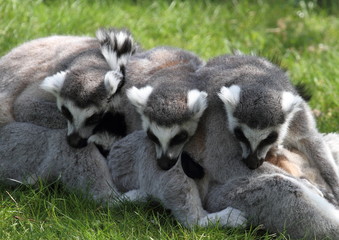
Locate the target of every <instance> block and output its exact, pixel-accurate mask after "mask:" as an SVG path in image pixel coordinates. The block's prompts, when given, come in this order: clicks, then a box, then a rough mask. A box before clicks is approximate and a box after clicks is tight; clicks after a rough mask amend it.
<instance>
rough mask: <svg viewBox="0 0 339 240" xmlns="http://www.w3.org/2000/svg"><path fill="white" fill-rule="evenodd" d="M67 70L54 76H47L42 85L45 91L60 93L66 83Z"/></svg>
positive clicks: (54, 93)
mask: <svg viewBox="0 0 339 240" xmlns="http://www.w3.org/2000/svg"><path fill="white" fill-rule="evenodd" d="M66 74H67V72H65V71H62V72H58V73H56V74H54V75H52V76H49V77H46V78H45V79H44V80H43V81H42V83H41V84H40V87H41V88H42V89H44V90H45V91H47V92H49V93H52V94H53V95H54V96H57V95H59V93H60V91H61V88H62V86H63V84H64V81H65V78H66Z"/></svg>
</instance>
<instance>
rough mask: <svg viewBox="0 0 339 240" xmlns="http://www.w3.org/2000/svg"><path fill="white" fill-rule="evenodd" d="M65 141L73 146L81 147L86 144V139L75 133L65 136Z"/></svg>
mask: <svg viewBox="0 0 339 240" xmlns="http://www.w3.org/2000/svg"><path fill="white" fill-rule="evenodd" d="M67 143H68V144H69V145H70V146H71V147H74V148H83V147H86V146H87V139H85V138H82V137H80V135H79V134H77V133H72V134H71V135H68V136H67Z"/></svg>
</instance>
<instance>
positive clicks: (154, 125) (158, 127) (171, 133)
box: [127, 86, 207, 170]
mask: <svg viewBox="0 0 339 240" xmlns="http://www.w3.org/2000/svg"><path fill="white" fill-rule="evenodd" d="M152 91H153V87H151V86H146V87H144V88H140V89H138V88H136V87H132V88H130V89H128V90H127V97H128V98H129V100H130V102H131V103H132V104H133V105H134V106H135V107H136V110H137V111H138V113H139V114H140V116H141V121H142V126H143V129H144V130H145V131H146V132H147V135H148V137H149V139H150V140H151V141H152V142H153V143H154V145H155V149H156V157H157V163H158V166H159V167H160V168H161V169H163V170H169V169H170V168H172V167H173V166H174V165H175V163H176V162H177V161H178V159H179V157H180V154H181V153H182V150H183V148H184V146H185V144H186V143H187V142H188V141H189V139H190V138H191V137H192V136H193V134H194V133H195V131H196V129H197V127H198V122H199V120H200V117H201V116H202V114H203V112H204V110H205V109H206V107H207V99H206V97H207V94H206V93H205V92H201V91H198V90H190V91H189V92H188V93H186V94H187V102H185V103H183V104H181V103H178V104H180V105H181V106H183V105H185V108H187V112H189V114H187V116H189V117H187V119H186V118H185V119H186V120H185V121H182V119H181V120H179V119H180V118H181V116H182V115H181V114H178V115H177V116H178V121H177V123H174V124H163V123H161V122H157V121H155V120H154V119H151V118H150V117H149V116H147V115H146V114H145V112H144V111H145V108H146V106H147V101H148V99H149V97H150V95H151V94H152ZM185 98H186V96H185ZM162 100H163V99H161V100H159V101H162ZM152 104H153V106H154V104H157V103H154V102H153V103H152ZM164 106H165V107H166V104H165V105H164ZM150 109H154V108H150ZM174 109H175V107H174ZM164 112H166V111H159V112H157V111H156V112H153V114H164ZM181 113H182V111H181ZM173 116H175V114H173Z"/></svg>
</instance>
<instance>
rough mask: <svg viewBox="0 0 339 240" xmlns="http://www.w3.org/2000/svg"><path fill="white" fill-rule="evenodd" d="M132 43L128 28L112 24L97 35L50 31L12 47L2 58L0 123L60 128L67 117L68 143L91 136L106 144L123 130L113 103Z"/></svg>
mask: <svg viewBox="0 0 339 240" xmlns="http://www.w3.org/2000/svg"><path fill="white" fill-rule="evenodd" d="M136 49H137V44H136V43H135V42H134V40H133V38H132V36H131V34H130V33H129V32H128V31H127V30H124V29H113V28H112V29H99V30H98V31H97V37H96V38H89V37H75V36H52V37H47V38H41V39H37V40H33V41H30V42H28V43H25V44H23V45H21V46H19V47H17V48H15V49H13V50H12V51H10V52H9V53H8V54H7V55H5V56H3V57H2V58H1V59H0V103H1V104H0V126H2V125H5V124H7V123H9V122H12V121H18V122H31V123H34V124H37V125H41V126H46V127H49V128H64V127H66V120H67V125H68V133H67V141H68V143H69V144H70V145H71V146H73V147H77V148H79V147H84V146H86V145H87V141H88V138H89V137H91V139H90V140H89V141H92V142H96V143H97V144H98V145H99V147H101V148H103V149H109V145H110V144H111V143H112V142H113V141H114V140H115V138H120V137H122V136H124V135H125V134H126V127H125V125H124V124H125V122H124V119H123V118H124V116H123V115H121V114H119V112H118V109H116V108H117V106H118V105H119V102H120V96H119V94H118V93H119V90H120V88H121V86H122V85H123V84H124V71H125V65H126V62H127V61H128V58H129V57H130V56H131V55H132V54H134V52H135V51H136ZM55 97H56V99H57V105H56V104H55ZM58 109H59V110H60V111H58ZM61 113H62V114H61ZM62 115H63V116H64V117H63V116H62ZM111 123H113V124H111Z"/></svg>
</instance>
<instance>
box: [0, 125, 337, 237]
mask: <svg viewBox="0 0 339 240" xmlns="http://www.w3.org/2000/svg"><path fill="white" fill-rule="evenodd" d="M0 133H1V134H0V142H1V146H0V153H1V156H2V159H1V162H0V164H1V168H0V180H1V182H5V183H9V184H13V183H14V184H16V183H17V182H16V181H15V182H14V181H11V180H9V179H15V180H18V181H21V182H24V183H28V184H34V183H35V182H36V181H37V179H38V178H40V179H42V180H45V181H55V180H57V179H60V180H61V181H62V183H63V184H65V185H66V186H67V187H69V188H75V189H78V190H81V191H84V192H86V190H88V191H89V192H88V193H89V194H90V195H91V196H92V197H94V198H95V199H97V200H100V201H102V200H103V201H111V200H112V198H111V197H112V195H113V194H115V195H113V196H117V195H116V194H117V193H118V192H120V193H121V194H119V195H120V196H125V197H127V198H129V199H130V200H143V199H145V198H147V197H149V196H151V197H153V198H155V199H158V200H160V202H161V203H163V205H164V206H165V207H166V208H169V209H171V210H172V212H173V215H174V216H175V217H176V219H177V220H178V221H180V222H181V223H183V224H185V225H186V226H192V225H195V224H199V225H201V226H206V225H207V224H208V223H216V221H220V224H221V225H223V226H239V225H241V224H243V223H244V222H245V218H244V216H246V217H247V218H248V220H249V223H250V224H254V225H258V224H264V226H265V228H266V229H268V230H270V231H272V232H275V231H278V232H282V231H284V230H285V227H287V228H286V230H287V233H288V234H290V236H291V237H293V238H299V237H302V236H304V234H306V233H308V234H309V235H308V236H309V237H310V238H311V236H317V237H319V238H322V237H324V236H329V237H334V236H337V235H336V234H338V229H339V228H338V226H339V219H338V210H336V209H334V207H333V205H331V204H329V203H328V202H327V201H326V200H325V199H324V198H322V197H320V196H319V194H318V193H317V192H316V191H314V190H313V189H312V188H309V187H308V186H306V185H305V184H303V181H299V180H297V179H293V178H291V177H288V176H286V175H285V174H283V173H282V172H281V171H279V169H278V168H275V167H274V166H273V165H271V164H267V163H264V164H263V166H262V167H261V168H258V169H256V170H252V171H251V170H249V169H248V168H247V167H246V166H245V165H244V164H242V162H241V161H239V163H240V164H239V165H238V164H236V162H235V164H232V163H231V162H232V161H233V159H229V160H228V161H225V160H227V159H225V158H221V159H220V158H219V161H220V160H221V162H222V164H221V165H218V166H217V167H219V169H218V171H217V172H216V173H219V174H220V175H219V177H218V178H219V179H220V180H221V179H222V178H223V179H224V180H223V182H217V181H211V179H216V178H215V175H216V174H212V173H211V170H213V169H212V168H211V167H209V164H211V162H212V161H213V159H209V160H211V161H206V159H204V160H203V161H200V162H199V164H201V165H204V166H207V167H205V176H204V177H203V178H202V179H200V180H193V179H191V178H188V177H187V176H186V174H184V172H183V170H182V167H181V164H180V161H178V162H177V163H176V165H174V166H173V167H172V168H171V169H170V170H168V171H163V170H161V169H160V168H159V167H158V165H157V164H156V160H155V148H154V144H153V143H152V142H150V141H149V139H148V138H147V136H146V134H145V133H144V132H142V131H139V132H134V133H132V134H130V135H128V136H126V137H125V138H123V139H121V140H119V141H117V142H116V143H115V144H114V145H113V147H112V149H111V152H110V155H109V156H108V159H107V161H108V166H107V163H106V159H104V158H103V157H102V155H101V154H100V153H99V151H98V150H97V149H96V148H95V147H94V146H93V145H89V146H87V147H86V148H82V149H74V148H70V147H69V145H68V144H67V143H66V142H65V141H63V140H62V138H63V137H64V134H65V130H51V129H47V128H43V127H39V126H35V125H32V124H29V123H12V124H8V125H6V126H5V127H3V128H1V130H0ZM191 141H194V142H195V143H197V141H199V136H198V135H197V136H194V137H193V138H192V140H191ZM55 142H59V143H60V144H59V145H55V144H54V143H55ZM217 143H218V142H217ZM189 147H190V145H188V146H187V147H186V150H193V148H191V149H189ZM32 149H34V151H32ZM205 151H206V150H205ZM222 152H224V153H227V152H228V151H227V149H224V150H222V151H221V152H220V148H219V153H222ZM189 153H190V155H192V156H193V152H189ZM201 153H202V152H200V154H201ZM195 157H199V156H198V155H195ZM219 161H217V162H219ZM227 162H229V164H230V165H227V164H226V163H227ZM212 165H213V164H212ZM108 169H110V171H111V173H110V172H109V170H108ZM222 173H223V174H222ZM227 179H229V180H227ZM253 189H255V191H253ZM234 208H236V209H239V210H240V211H239V210H236V209H234ZM296 209H298V211H296ZM305 220H307V221H305ZM301 222H302V223H303V224H296V223H301ZM285 223H286V224H285ZM309 231H310V232H309Z"/></svg>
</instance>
